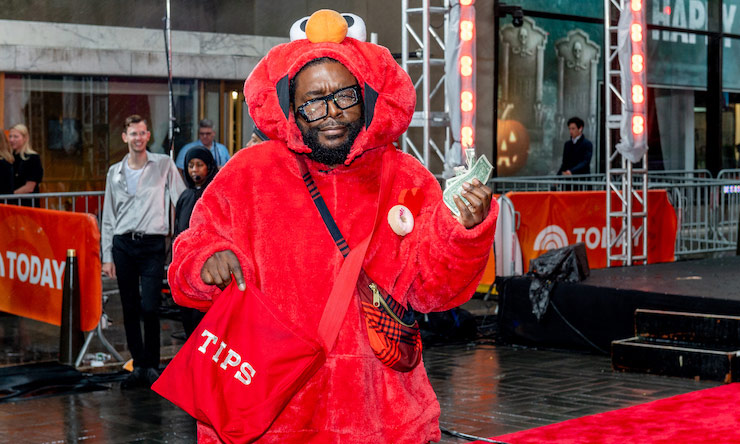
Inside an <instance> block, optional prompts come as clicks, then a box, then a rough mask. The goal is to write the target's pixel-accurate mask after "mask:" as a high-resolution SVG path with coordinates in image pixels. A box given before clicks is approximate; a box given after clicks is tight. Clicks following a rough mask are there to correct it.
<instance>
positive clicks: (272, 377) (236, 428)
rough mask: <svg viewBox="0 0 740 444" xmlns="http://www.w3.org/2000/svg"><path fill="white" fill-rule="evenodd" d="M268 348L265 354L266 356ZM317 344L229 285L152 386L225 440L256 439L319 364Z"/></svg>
mask: <svg viewBox="0 0 740 444" xmlns="http://www.w3.org/2000/svg"><path fill="white" fill-rule="evenodd" d="M268 351H269V353H268ZM325 360H326V353H325V352H324V350H323V349H322V347H321V345H320V344H319V343H318V342H316V341H313V340H311V339H310V336H309V335H304V334H302V333H301V332H300V331H299V330H298V329H297V328H296V327H295V326H291V325H286V324H285V323H284V321H283V320H282V318H281V316H279V315H278V314H277V313H276V311H275V310H274V308H273V307H272V306H270V304H269V302H267V301H265V296H264V295H263V294H262V292H260V291H259V290H258V289H257V288H255V287H254V286H253V285H251V284H250V283H247V289H246V290H245V291H244V292H241V291H239V289H238V287H237V286H236V285H235V284H234V283H233V282H232V284H231V285H229V287H228V288H226V290H224V292H223V293H222V294H221V295H220V296H219V297H218V298H217V299H216V301H215V302H214V304H213V306H212V307H211V308H210V309H209V310H208V313H207V314H206V316H205V317H204V318H203V320H202V321H201V322H200V324H199V325H198V328H197V329H196V330H195V331H194V332H193V334H192V335H191V336H190V338H189V339H188V341H187V342H186V343H185V345H183V347H182V348H181V349H180V351H179V352H178V353H177V355H176V356H175V358H174V359H173V360H172V362H170V364H169V365H168V366H167V368H166V369H165V370H164V372H163V373H162V376H161V377H160V378H159V379H158V380H157V382H155V383H154V385H153V386H152V389H153V390H154V391H155V392H157V393H159V394H160V395H162V396H163V397H165V398H167V399H169V400H170V401H172V402H173V403H175V404H176V405H177V406H178V407H180V408H181V409H183V410H185V411H186V412H188V413H189V414H190V415H191V416H193V417H194V418H195V419H197V420H198V421H201V422H204V423H206V424H209V425H211V426H212V427H213V428H214V429H215V430H216V432H217V433H218V435H219V437H220V438H221V439H222V440H223V441H224V442H227V443H246V442H251V441H254V440H255V439H257V438H258V437H259V436H260V435H262V434H263V433H264V432H265V431H266V430H267V429H268V428H269V427H270V425H271V424H272V422H273V421H274V420H275V418H276V417H277V415H278V414H279V413H280V411H281V410H282V409H283V408H284V407H285V405H286V404H287V403H288V401H290V399H291V398H292V397H293V395H294V394H295V393H296V392H297V391H298V389H300V388H301V387H302V386H303V385H304V384H305V383H306V382H308V380H309V379H310V378H311V376H313V374H314V373H316V371H317V370H318V369H319V368H320V367H321V366H322V365H323V363H324V361H325Z"/></svg>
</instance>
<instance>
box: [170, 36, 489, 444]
mask: <svg viewBox="0 0 740 444" xmlns="http://www.w3.org/2000/svg"><path fill="white" fill-rule="evenodd" d="M317 57H331V58H333V59H336V60H338V61H339V62H341V63H342V64H344V66H346V67H347V68H348V69H349V71H350V72H351V73H352V74H353V75H354V76H355V77H356V78H357V80H358V83H359V84H360V85H361V87H362V90H363V96H366V95H367V94H368V88H372V90H374V91H375V92H377V94H378V97H377V100H376V101H375V103H374V110H370V109H369V108H368V104H367V97H365V99H366V105H365V109H366V111H365V119H366V125H367V124H368V123H369V127H367V126H366V127H363V130H362V131H361V132H360V134H359V135H358V137H357V139H356V140H355V142H354V145H353V147H352V149H351V152H350V154H349V156H348V158H347V161H346V162H345V164H344V165H341V166H339V167H336V168H334V169H331V170H329V171H327V170H328V168H327V167H326V166H325V165H322V164H319V163H316V162H313V161H311V160H309V159H306V161H307V163H308V168H309V170H310V172H311V174H312V175H313V177H314V179H315V181H316V184H317V185H318V188H319V190H320V191H321V194H322V196H323V198H324V200H325V201H326V204H327V206H328V207H329V210H330V211H331V213H332V215H333V216H334V219H335V220H336V222H337V225H338V226H339V228H340V230H341V231H342V233H343V234H344V237H345V239H346V240H347V242H348V243H349V246H350V248H354V246H355V245H356V244H357V243H358V242H360V241H361V240H362V239H363V238H364V237H366V236H367V235H368V233H369V232H370V229H371V225H372V223H373V216H374V215H375V212H376V210H375V208H374V206H375V204H376V201H377V197H378V188H379V175H380V171H381V168H380V160H381V154H382V152H383V151H384V149H388V148H389V147H392V145H391V143H392V142H393V141H394V140H396V139H397V138H398V137H399V136H400V135H401V134H402V133H403V131H405V130H406V128H407V127H408V125H409V123H410V121H411V116H412V113H413V110H414V103H415V100H416V97H415V92H414V87H413V85H412V83H411V81H410V79H409V77H408V75H407V74H406V73H405V72H404V71H403V70H402V69H401V68H400V67H399V66H398V64H397V63H396V62H395V61H394V60H393V58H392V56H391V55H390V53H389V52H388V51H387V50H386V49H385V48H383V47H380V46H377V45H374V44H371V43H364V42H360V41H357V40H354V39H351V38H346V39H345V40H344V41H343V42H342V43H339V44H337V43H310V42H309V41H308V40H305V39H304V40H298V41H294V42H291V43H288V44H284V45H280V46H278V47H276V48H274V49H272V50H271V51H270V52H269V54H268V55H267V56H266V57H265V58H264V59H263V60H262V61H261V62H260V63H259V64H258V65H257V67H256V68H255V69H254V71H253V72H252V74H251V75H250V76H249V78H248V79H247V82H246V84H245V86H244V91H245V95H246V98H247V103H248V105H249V110H250V114H251V116H252V117H253V118H254V121H255V123H256V125H257V126H258V127H259V128H260V129H261V130H262V131H263V132H264V133H265V134H267V136H268V137H269V138H270V139H271V140H270V141H268V142H264V143H261V144H259V145H257V146H254V147H252V148H249V149H245V150H241V151H240V152H238V153H237V154H236V155H235V156H234V157H233V158H232V159H231V160H230V161H229V162H228V163H227V164H226V165H225V167H224V168H223V169H222V170H221V171H220V172H219V174H218V175H217V176H216V178H215V179H214V180H213V182H212V183H211V185H210V186H209V187H208V189H207V190H206V192H205V193H204V195H203V197H202V198H201V199H200V201H199V202H198V203H197V205H196V207H195V211H194V213H193V217H192V220H191V224H190V229H189V230H187V231H185V232H184V233H183V234H182V235H180V236H179V237H178V238H177V241H176V242H175V247H174V258H173V262H172V265H171V266H170V269H169V280H170V284H171V287H172V290H173V295H174V297H175V300H176V301H177V302H178V303H180V304H182V305H187V306H192V307H196V308H200V309H206V308H207V307H209V305H210V304H211V299H212V298H216V297H218V295H219V293H220V291H219V290H218V288H216V287H215V286H209V285H205V284H204V283H203V282H202V280H201V277H200V270H201V268H202V266H203V264H204V262H205V261H206V259H207V258H208V257H210V256H211V255H212V254H214V253H216V252H218V251H222V250H227V249H230V250H232V251H234V253H235V254H236V256H237V257H238V258H239V261H240V263H241V265H242V268H243V269H244V275H245V278H246V279H247V280H249V281H251V282H253V283H254V284H255V285H256V286H257V288H259V289H260V290H261V291H262V292H263V293H264V294H265V295H267V297H269V298H271V299H272V300H273V303H274V304H275V306H277V307H279V308H280V309H281V312H282V315H283V316H284V317H285V318H286V319H288V320H290V321H291V322H293V323H294V324H296V325H299V326H302V327H304V328H305V330H306V331H308V332H311V333H313V332H315V330H316V327H317V324H318V320H319V318H320V317H321V313H322V311H323V309H324V305H325V303H326V299H327V297H328V295H329V293H330V291H331V288H332V285H333V284H334V278H335V276H336V274H337V272H338V271H339V269H340V267H341V264H342V261H343V258H342V255H341V254H340V252H339V250H338V249H337V246H336V245H335V244H334V242H333V241H332V238H331V236H330V235H329V232H328V230H327V229H326V228H325V226H324V223H323V222H322V220H321V217H320V215H319V213H318V211H317V209H316V207H315V206H314V204H313V202H312V200H311V198H310V196H309V194H308V191H307V190H306V186H305V185H304V183H303V180H302V179H301V175H300V174H299V170H298V166H297V164H296V160H295V156H296V154H295V153H306V152H309V151H310V149H309V148H308V147H307V146H306V145H304V143H303V139H302V137H301V133H300V130H299V128H298V127H297V125H296V123H295V117H294V115H293V113H292V112H288V113H287V114H288V117H287V118H286V114H285V108H281V104H280V103H279V99H278V94H277V93H276V89H279V88H281V87H286V88H287V85H286V84H285V83H280V82H281V79H282V81H283V82H285V80H287V79H286V76H288V77H290V78H292V77H293V76H294V75H295V74H296V73H297V72H298V71H299V69H300V68H301V67H302V66H303V65H305V64H306V63H307V62H308V61H310V60H312V59H314V58H317ZM279 83H280V84H279ZM371 94H372V93H371ZM283 105H285V104H284V103H283ZM396 162H397V166H396V168H395V174H394V180H393V186H392V193H391V198H390V202H389V203H388V208H384V209H382V210H381V215H382V216H383V219H385V217H384V216H385V214H387V213H388V209H389V208H390V207H391V206H393V205H396V204H398V203H399V199H401V200H403V203H405V204H406V205H407V206H408V207H410V209H411V211H412V212H413V213H415V216H416V217H415V219H416V224H415V228H414V229H413V231H412V232H411V233H410V234H408V235H406V236H405V237H401V236H399V235H397V234H395V233H394V232H393V231H391V228H390V226H389V225H388V224H387V223H385V222H383V223H382V224H381V226H380V228H379V231H378V232H377V233H376V236H375V238H374V242H373V243H372V244H370V247H369V249H368V252H367V256H366V258H365V265H364V268H365V270H366V272H367V274H368V275H369V276H370V277H371V278H372V279H373V280H374V281H375V282H377V283H378V284H379V285H380V286H381V287H383V288H385V289H387V290H388V291H389V292H390V293H391V294H392V295H393V297H394V298H396V299H397V300H398V301H399V302H401V303H403V304H406V303H409V304H410V305H411V306H412V307H413V308H414V309H416V310H419V311H422V312H428V311H439V310H445V309H449V308H451V307H454V306H457V305H460V304H461V303H463V302H465V301H467V300H468V299H469V298H470V296H471V295H472V294H473V292H474V290H475V288H476V286H477V284H478V281H479V280H480V277H481V274H482V272H483V269H484V267H485V264H486V260H487V258H488V252H489V250H490V248H491V244H492V242H493V235H494V229H495V222H496V217H497V215H498V207H497V205H496V202H495V200H494V201H492V203H491V209H490V213H489V215H488V217H487V218H486V219H485V220H484V221H483V222H482V223H481V224H479V225H478V226H476V227H474V228H473V229H470V230H467V229H465V227H463V226H462V225H461V224H460V222H458V221H457V220H456V219H455V218H454V217H453V216H452V214H451V213H450V210H449V209H448V208H447V207H446V206H445V205H444V203H443V201H442V192H441V189H440V187H439V184H438V183H437V181H436V179H435V178H434V177H433V176H432V175H431V174H430V173H429V172H428V171H427V170H426V169H425V168H424V167H423V166H422V165H421V164H420V163H419V162H418V161H417V160H416V159H414V158H413V157H411V156H409V155H406V154H403V153H398V155H397V156H396ZM414 188H418V190H415V192H414V193H412V192H411V190H413V189H414ZM439 415H440V408H439V404H438V402H437V399H436V397H435V394H434V391H433V390H432V387H431V385H430V384H429V380H428V378H427V375H426V372H425V370H424V366H423V365H419V366H418V367H417V368H416V369H414V370H413V371H411V372H409V373H399V372H396V371H394V370H391V369H389V368H387V367H385V366H384V365H383V364H382V363H381V362H380V361H379V360H378V359H377V358H376V357H375V355H374V354H373V352H372V350H371V349H370V346H369V344H368V338H367V333H366V327H365V322H364V319H363V315H362V312H361V308H360V305H359V299H357V298H356V299H355V302H354V303H352V304H351V305H350V307H349V310H348V311H347V315H346V317H345V319H344V322H343V325H342V328H341V330H340V332H339V336H338V339H337V342H336V345H335V347H334V349H333V350H332V352H331V353H330V354H329V356H328V358H327V361H326V364H325V365H324V366H323V367H322V368H321V369H320V370H319V371H318V372H317V373H316V374H315V375H314V376H313V378H312V379H311V380H310V381H309V382H308V384H306V385H305V386H304V387H303V388H302V389H301V390H300V391H299V392H298V394H297V395H296V396H295V397H294V398H293V399H292V400H291V402H290V403H289V404H288V406H287V407H286V408H285V410H284V411H283V412H282V413H281V414H280V416H278V418H277V419H276V421H275V423H274V424H273V425H272V427H271V428H270V429H269V430H268V431H267V433H266V434H265V435H264V436H263V437H262V438H261V439H260V440H259V442H269V443H320V444H327V443H370V444H373V443H376V444H387V443H396V444H398V443H413V444H418V443H426V442H428V441H430V440H432V441H434V440H439V438H440V431H439V425H438V417H439ZM198 441H199V442H206V443H211V442H213V443H216V442H219V440H218V438H217V437H216V434H215V432H214V431H213V430H212V429H211V428H210V427H208V426H206V425H204V424H199V425H198Z"/></svg>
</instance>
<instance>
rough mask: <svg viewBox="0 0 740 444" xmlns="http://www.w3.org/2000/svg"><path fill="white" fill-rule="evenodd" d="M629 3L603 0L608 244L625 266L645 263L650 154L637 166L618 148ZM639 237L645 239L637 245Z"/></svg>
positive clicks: (611, 260)
mask: <svg viewBox="0 0 740 444" xmlns="http://www.w3.org/2000/svg"><path fill="white" fill-rule="evenodd" d="M628 5H629V1H627V0H604V40H605V42H604V46H605V48H607V54H608V58H607V59H606V60H605V63H604V70H605V72H604V78H605V80H606V86H607V88H606V94H605V96H606V98H605V99H606V100H605V104H604V105H605V110H606V150H607V153H608V156H607V161H606V191H607V192H606V211H607V215H606V245H607V266H609V267H611V266H612V265H614V262H621V264H622V265H633V264H634V263H642V264H646V263H647V251H648V243H647V240H648V237H647V226H648V220H647V210H648V207H647V202H648V201H647V195H648V167H647V165H648V163H647V153H646V154H645V155H644V156H643V158H642V165H641V166H634V165H633V164H632V162H630V161H629V160H627V159H626V158H625V157H624V156H622V155H621V154H620V153H619V151H617V149H616V148H615V146H616V143H617V142H618V141H619V140H620V126H621V124H622V114H623V112H624V106H623V105H624V103H625V99H624V97H623V92H622V73H621V71H620V62H619V57H618V54H617V48H618V45H617V31H618V26H617V23H618V22H619V17H620V14H621V12H622V11H623V10H624V8H625V7H628ZM615 165H618V166H615ZM613 197H615V198H613ZM613 200H614V202H613ZM612 205H614V208H612ZM612 227H619V230H620V231H619V232H618V233H617V232H616V230H615V229H614V228H612ZM640 238H641V240H642V242H639V244H638V241H639V240H640ZM638 245H639V246H638ZM615 249H616V250H617V251H616V252H615V251H614V250H615Z"/></svg>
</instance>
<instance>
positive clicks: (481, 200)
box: [452, 179, 493, 229]
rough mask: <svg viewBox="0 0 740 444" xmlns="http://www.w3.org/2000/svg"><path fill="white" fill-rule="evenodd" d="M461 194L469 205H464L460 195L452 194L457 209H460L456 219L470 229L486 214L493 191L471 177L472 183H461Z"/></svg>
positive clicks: (481, 220)
mask: <svg viewBox="0 0 740 444" xmlns="http://www.w3.org/2000/svg"><path fill="white" fill-rule="evenodd" d="M462 196H463V197H464V198H465V199H467V201H468V202H470V204H469V205H465V201H463V200H462V199H461V198H460V196H457V195H455V196H452V198H453V199H454V200H455V205H456V206H457V209H458V210H460V216H458V217H457V220H459V221H460V223H461V224H463V226H464V227H465V228H467V229H471V228H473V227H475V226H476V225H478V224H479V223H481V222H483V220H484V219H485V218H486V216H488V210H489V209H490V208H491V199H492V198H493V191H491V189H490V188H488V187H487V186H485V185H483V183H481V181H480V180H478V179H473V183H472V184H470V183H468V182H465V183H464V184H463V192H462Z"/></svg>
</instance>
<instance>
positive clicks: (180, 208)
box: [175, 146, 218, 337]
mask: <svg viewBox="0 0 740 444" xmlns="http://www.w3.org/2000/svg"><path fill="white" fill-rule="evenodd" d="M185 167H186V171H185V183H186V184H187V185H188V189H187V190H185V191H184V192H183V193H182V194H181V195H180V198H179V199H178V200H177V205H176V206H175V237H177V236H179V235H180V233H182V232H183V231H185V230H187V229H188V227H189V226H190V215H191V214H192V213H193V207H195V202H197V201H198V199H200V196H202V195H203V191H204V190H205V189H206V187H207V186H208V184H209V183H211V180H213V178H214V177H215V176H216V173H217V172H218V166H217V165H216V161H215V160H214V159H213V155H212V154H211V152H210V151H208V149H207V148H206V147H203V146H197V147H194V148H191V149H190V150H189V151H188V153H187V155H186V156H185ZM180 314H181V315H182V325H183V328H184V329H185V335H186V337H190V334H191V333H192V332H193V330H195V327H197V326H198V323H199V322H200V320H201V319H203V313H202V312H200V311H198V310H196V309H194V308H188V307H180Z"/></svg>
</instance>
